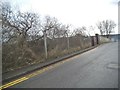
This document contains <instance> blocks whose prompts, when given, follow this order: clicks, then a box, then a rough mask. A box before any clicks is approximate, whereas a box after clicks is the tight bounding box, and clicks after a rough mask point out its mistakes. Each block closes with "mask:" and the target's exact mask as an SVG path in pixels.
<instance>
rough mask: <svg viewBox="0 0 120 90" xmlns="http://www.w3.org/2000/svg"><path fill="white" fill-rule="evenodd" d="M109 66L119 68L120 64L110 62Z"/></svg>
mask: <svg viewBox="0 0 120 90" xmlns="http://www.w3.org/2000/svg"><path fill="white" fill-rule="evenodd" d="M107 68H110V69H118V68H120V66H118V64H117V63H110V64H108V66H107Z"/></svg>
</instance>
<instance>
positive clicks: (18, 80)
mask: <svg viewBox="0 0 120 90" xmlns="http://www.w3.org/2000/svg"><path fill="white" fill-rule="evenodd" d="M75 57H76V56H75ZM73 58H74V57H73ZM70 60H72V59H66V60H63V61H60V62H58V63H55V64H53V65H50V66H47V67H45V68H43V69H40V70H37V71H35V72H33V73H31V74H28V75H26V76H24V77H22V78H19V79H17V80H14V81H12V82H9V83H7V84H5V85H2V86H0V90H2V89H5V88H8V87H11V86H13V85H16V84H18V83H20V82H23V81H25V80H27V79H29V78H32V77H34V76H36V75H39V74H41V73H43V72H45V71H48V70H50V69H53V68H55V67H57V66H59V65H61V64H63V63H65V62H67V61H70Z"/></svg>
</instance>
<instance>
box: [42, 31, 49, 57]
mask: <svg viewBox="0 0 120 90" xmlns="http://www.w3.org/2000/svg"><path fill="white" fill-rule="evenodd" d="M43 34H44V48H45V58H46V59H47V56H48V55H47V35H46V32H45V31H44V32H43Z"/></svg>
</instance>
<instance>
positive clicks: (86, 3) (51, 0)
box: [8, 0, 119, 33]
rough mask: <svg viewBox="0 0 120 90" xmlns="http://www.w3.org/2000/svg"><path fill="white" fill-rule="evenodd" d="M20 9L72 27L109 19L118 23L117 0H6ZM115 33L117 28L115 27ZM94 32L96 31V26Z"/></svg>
mask: <svg viewBox="0 0 120 90" xmlns="http://www.w3.org/2000/svg"><path fill="white" fill-rule="evenodd" d="M8 1H10V2H11V3H12V4H13V6H14V7H15V8H18V7H19V9H20V10H21V11H33V12H37V13H39V14H40V15H41V16H45V15H50V16H53V17H56V18H57V19H58V20H59V21H60V22H62V23H64V24H72V25H73V26H74V27H81V26H86V27H89V26H90V25H93V26H96V23H97V22H98V21H102V20H106V19H110V20H114V21H115V23H117V24H118V4H117V3H118V1H119V0H8ZM115 30H116V31H115V33H117V32H118V28H117V27H116V28H115ZM95 32H98V30H97V28H96V29H95Z"/></svg>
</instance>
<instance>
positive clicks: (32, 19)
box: [2, 3, 39, 59]
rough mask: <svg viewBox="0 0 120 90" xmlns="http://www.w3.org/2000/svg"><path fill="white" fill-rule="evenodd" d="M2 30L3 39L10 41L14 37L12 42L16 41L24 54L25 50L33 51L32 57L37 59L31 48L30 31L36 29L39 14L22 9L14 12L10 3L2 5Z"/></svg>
mask: <svg viewBox="0 0 120 90" xmlns="http://www.w3.org/2000/svg"><path fill="white" fill-rule="evenodd" d="M2 11H3V13H2V23H3V24H2V31H3V36H5V38H4V37H3V40H5V41H9V40H11V39H13V41H12V42H11V43H16V44H17V45H18V46H19V48H21V49H23V55H24V54H25V52H26V51H27V52H29V53H31V55H32V57H34V58H35V59H37V56H36V54H35V53H34V52H33V51H32V50H31V49H30V48H29V44H28V41H29V34H28V33H29V32H30V31H32V30H35V29H34V28H36V25H38V20H39V19H38V18H39V17H38V16H37V14H35V13H31V12H26V13H21V12H20V11H18V12H16V13H14V12H13V11H12V9H11V8H10V5H9V4H6V3H5V5H3V7H2ZM6 37H7V39H6Z"/></svg>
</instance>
